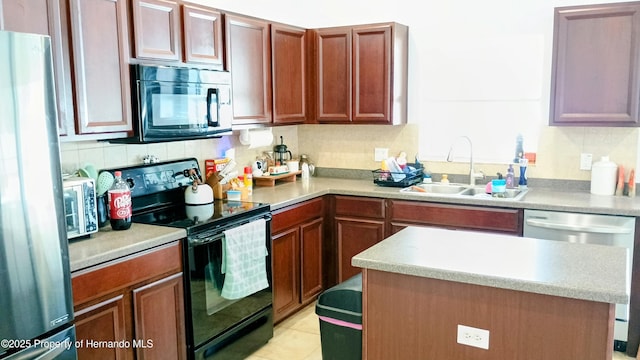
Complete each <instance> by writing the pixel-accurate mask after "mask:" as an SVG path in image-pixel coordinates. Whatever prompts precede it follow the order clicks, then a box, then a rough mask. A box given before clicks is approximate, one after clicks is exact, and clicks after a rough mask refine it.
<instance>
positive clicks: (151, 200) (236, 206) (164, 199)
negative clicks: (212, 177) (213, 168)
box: [105, 158, 271, 236]
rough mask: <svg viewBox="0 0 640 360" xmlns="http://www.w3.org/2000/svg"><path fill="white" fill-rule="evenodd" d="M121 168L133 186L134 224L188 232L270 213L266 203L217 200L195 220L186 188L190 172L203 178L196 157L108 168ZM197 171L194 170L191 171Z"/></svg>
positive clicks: (189, 180) (130, 185)
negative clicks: (189, 210)
mask: <svg viewBox="0 0 640 360" xmlns="http://www.w3.org/2000/svg"><path fill="white" fill-rule="evenodd" d="M116 170H120V171H122V178H123V179H124V180H125V181H126V182H127V183H128V184H129V187H130V188H131V199H132V213H133V216H132V221H133V222H134V223H142V224H150V225H162V226H170V227H176V228H183V229H185V230H186V231H187V235H188V236H189V235H191V234H195V233H198V232H202V231H205V230H212V229H216V228H218V227H222V226H225V225H227V224H229V223H230V222H237V221H238V220H240V219H242V218H249V217H254V216H260V215H263V214H265V213H268V212H270V209H271V208H270V206H269V204H266V203H258V202H247V201H228V200H218V199H216V200H214V202H213V208H214V211H213V216H211V217H210V218H207V219H197V218H195V219H193V218H189V217H188V216H187V214H186V205H185V203H184V191H185V189H186V188H187V187H188V186H191V184H192V182H193V178H192V176H193V175H191V174H193V173H194V172H195V176H196V177H198V178H199V179H200V180H203V179H202V176H201V173H200V167H199V165H198V161H197V160H196V159H195V158H188V159H181V160H174V161H166V162H160V163H154V164H143V165H135V166H129V167H125V168H119V169H112V170H105V171H111V172H114V171H116ZM192 170H194V171H192Z"/></svg>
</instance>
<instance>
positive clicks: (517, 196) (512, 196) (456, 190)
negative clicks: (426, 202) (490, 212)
mask: <svg viewBox="0 0 640 360" xmlns="http://www.w3.org/2000/svg"><path fill="white" fill-rule="evenodd" d="M400 192H405V193H411V194H415V195H426V196H445V197H457V198H471V197H472V198H478V199H486V200H496V201H519V200H521V199H522V198H523V197H524V196H525V195H526V194H527V192H528V189H506V191H505V193H504V197H493V196H491V194H487V193H486V192H485V187H484V186H473V187H472V186H470V185H464V184H443V183H431V184H417V185H414V186H410V187H407V188H403V189H401V190H400Z"/></svg>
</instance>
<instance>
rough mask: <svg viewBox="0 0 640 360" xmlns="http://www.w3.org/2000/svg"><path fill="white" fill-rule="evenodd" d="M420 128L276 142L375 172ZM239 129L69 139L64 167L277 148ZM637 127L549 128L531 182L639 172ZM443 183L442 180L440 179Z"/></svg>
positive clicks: (323, 161) (432, 164)
mask: <svg viewBox="0 0 640 360" xmlns="http://www.w3.org/2000/svg"><path fill="white" fill-rule="evenodd" d="M418 126H419V125H418V124H407V125H402V126H385V125H299V126H278V127H273V128H272V129H273V135H274V142H273V144H272V145H275V144H277V143H279V139H280V138H279V137H280V136H283V139H284V143H285V144H286V145H287V147H288V149H289V150H291V152H292V153H293V156H294V157H298V156H299V155H300V154H301V153H302V154H307V155H308V156H309V158H310V159H311V161H312V162H313V163H314V164H315V165H316V166H318V167H324V168H339V169H364V170H373V169H376V168H378V166H379V164H378V163H377V162H376V161H374V160H373V149H374V148H375V147H386V148H388V149H389V154H390V155H394V154H396V153H397V152H398V151H405V152H406V153H407V155H408V158H409V160H410V161H412V160H413V157H414V155H415V154H417V153H418V149H419V141H420V140H419V136H418V133H419V132H418V131H417V130H418V128H417V127H418ZM238 134H239V133H238V132H234V134H233V135H232V136H225V137H222V138H220V139H211V140H192V141H179V142H168V143H159V144H147V145H121V144H110V143H108V142H100V141H85V142H62V143H61V162H62V169H63V171H64V172H67V173H72V172H74V171H75V170H76V169H78V168H79V167H81V166H83V165H84V164H85V163H92V164H93V165H94V166H96V167H97V168H98V169H102V168H115V167H118V166H128V165H135V164H139V163H141V162H142V158H143V157H144V156H145V155H155V156H157V157H158V158H159V159H160V160H171V159H179V158H185V157H196V158H197V159H198V160H199V161H200V166H201V167H202V168H204V160H205V159H210V158H215V157H221V156H223V155H224V153H225V151H226V150H229V149H233V150H234V151H235V158H236V161H237V162H238V164H239V165H240V166H245V165H250V164H251V162H252V161H253V160H254V159H255V158H256V156H259V155H261V154H262V152H263V151H268V150H272V148H273V146H265V147H258V148H254V149H249V147H248V146H246V145H242V144H240V141H239V139H238ZM638 136H639V130H638V129H637V128H600V127H599V128H592V127H544V128H543V130H542V133H541V136H540V138H541V140H540V143H539V144H538V149H539V150H538V152H537V160H536V164H535V165H532V166H530V168H529V170H528V176H529V177H530V178H544V179H567V180H590V178H591V171H586V170H580V169H579V159H580V154H581V153H590V154H593V161H594V162H595V161H598V160H599V159H600V157H601V156H609V157H610V158H611V160H612V161H614V162H615V163H617V164H619V165H623V166H624V167H625V169H627V174H628V169H630V168H635V167H636V163H637V160H638V145H639V142H638ZM425 164H426V167H427V168H428V169H429V170H430V171H431V172H433V173H435V174H440V173H449V174H467V173H468V171H469V169H468V163H462V162H459V163H448V162H446V161H445V159H442V161H429V162H426V163H425ZM476 170H479V171H483V172H484V173H485V174H487V175H490V176H493V175H495V173H496V172H501V173H503V174H504V173H505V172H506V164H482V163H478V164H476ZM435 180H436V181H437V180H439V178H435Z"/></svg>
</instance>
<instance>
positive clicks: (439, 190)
mask: <svg viewBox="0 0 640 360" xmlns="http://www.w3.org/2000/svg"><path fill="white" fill-rule="evenodd" d="M407 189H408V191H411V192H418V193H424V194H458V193H460V192H461V191H463V190H466V189H467V187H466V186H464V185H462V184H442V183H431V184H418V185H414V186H411V187H408V188H407ZM403 190H404V189H403Z"/></svg>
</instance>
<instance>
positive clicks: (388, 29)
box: [314, 23, 408, 125]
mask: <svg viewBox="0 0 640 360" xmlns="http://www.w3.org/2000/svg"><path fill="white" fill-rule="evenodd" d="M407 50H408V28H407V27H406V26H404V25H401V24H397V23H383V24H371V25H359V26H353V27H339V28H326V29H318V30H317V31H316V43H315V50H314V53H315V57H316V59H315V61H316V74H315V77H314V78H315V82H316V86H315V91H316V117H317V121H318V122H321V123H362V124H394V125H395V124H403V123H406V120H407V119H406V117H407V61H408V56H407V55H408V51H407Z"/></svg>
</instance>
